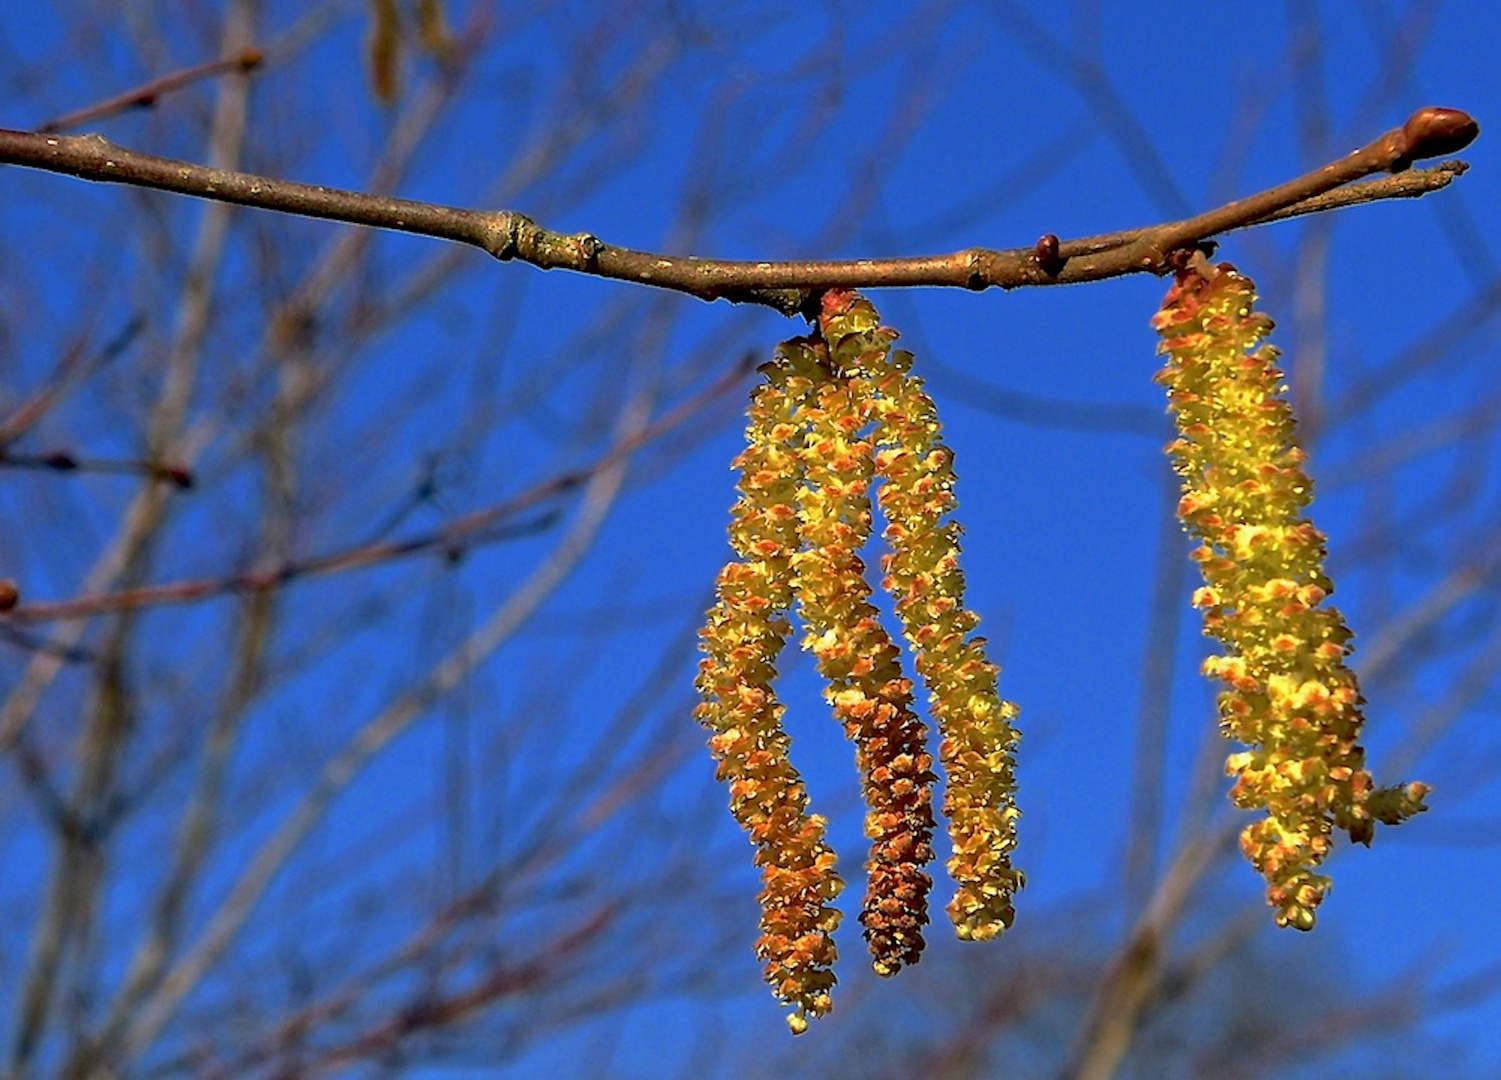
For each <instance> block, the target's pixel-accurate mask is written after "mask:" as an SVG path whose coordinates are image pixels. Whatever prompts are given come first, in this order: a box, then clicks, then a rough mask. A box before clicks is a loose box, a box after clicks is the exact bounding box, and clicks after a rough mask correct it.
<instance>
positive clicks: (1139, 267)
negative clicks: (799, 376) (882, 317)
mask: <svg viewBox="0 0 1501 1080" xmlns="http://www.w3.org/2000/svg"><path fill="white" fill-rule="evenodd" d="M1479 131H1480V127H1479V125H1478V124H1477V123H1476V122H1475V121H1474V120H1473V119H1472V118H1471V117H1470V116H1469V115H1468V114H1467V113H1464V112H1461V111H1460V110H1458V109H1443V108H1437V107H1428V108H1423V109H1419V110H1418V111H1417V112H1415V113H1413V114H1412V116H1411V117H1409V118H1408V120H1407V122H1406V123H1405V124H1403V126H1402V127H1400V128H1395V129H1393V130H1391V131H1388V132H1387V133H1386V134H1384V135H1382V136H1381V137H1380V138H1378V139H1376V140H1375V141H1374V142H1371V143H1369V144H1367V145H1366V146H1364V147H1362V148H1361V149H1359V150H1356V151H1355V152H1354V153H1351V154H1347V155H1346V156H1344V157H1342V158H1339V159H1337V160H1335V161H1332V162H1330V163H1329V164H1328V165H1325V166H1323V167H1322V168H1319V169H1315V170H1314V171H1313V172H1310V173H1307V174H1305V175H1304V176H1300V177H1298V178H1296V179H1294V180H1290V181H1288V182H1286V183H1283V184H1279V185H1277V186H1276V187H1272V188H1268V189H1267V190H1265V191H1262V192H1260V193H1259V194H1256V195H1252V196H1249V197H1248V198H1244V199H1237V200H1234V201H1232V202H1229V203H1226V204H1225V205H1224V206H1221V207H1218V208H1217V209H1214V210H1210V211H1208V212H1206V213H1203V214H1198V215H1196V216H1194V217H1190V218H1185V219H1183V220H1180V221H1171V222H1165V223H1162V224H1158V225H1153V226H1149V227H1147V228H1141V229H1129V230H1126V231H1123V232H1115V233H1107V234H1104V235H1101V236H1090V237H1084V238H1082V239H1076V240H1066V241H1059V240H1058V238H1057V237H1055V236H1052V235H1051V234H1049V235H1046V236H1044V237H1043V238H1042V239H1041V240H1039V241H1038V242H1037V243H1036V245H1034V246H1033V247H1030V248H1011V249H1004V250H995V249H990V248H979V247H974V248H966V249H964V250H961V251H956V252H953V253H951V254H947V255H918V256H903V257H894V258H881V259H853V260H805V261H801V260H800V261H787V262H776V261H749V260H730V259H703V258H696V257H692V256H673V255H660V254H656V253H654V252H649V251H636V250H633V249H630V248H623V247H617V246H615V245H612V244H607V243H604V242H603V241H602V240H600V239H599V238H598V237H596V236H594V235H593V234H591V233H574V234H565V233H559V232H554V231H553V230H551V229H547V228H544V227H543V226H541V225H538V224H537V223H536V222H535V221H533V220H532V219H531V218H529V217H527V216H526V215H524V214H520V213H517V212H515V211H512V210H467V209H462V208H459V207H452V206H442V205H439V204H436V203H424V202H414V201H412V200H410V199H398V198H392V197H389V196H382V195H370V194H365V193H362V192H357V191H344V190H341V189H338V188H329V187H322V186H318V185H313V184H299V183H293V182H291V181H286V180H274V179H271V178H269V177H264V176H255V175H252V174H250V173H242V172H234V171H231V170H228V169H213V168H208V167H206V166H202V165H194V164H191V163H189V162H185V161H175V160H173V159H171V158H162V157H155V156H153V155H151V154H141V153H136V152H135V151H133V150H127V149H124V148H123V147H119V146H115V145H114V144H113V143H111V142H109V140H107V139H105V138H104V137H103V136H101V135H47V134H39V133H35V132H24V131H10V130H5V129H0V164H12V165H23V166H26V167H28V168H36V169H43V170H46V171H49V172H56V173H62V174H64V175H68V176H76V177H79V178H81V179H84V180H97V181H104V182H110V183H121V184H131V185H133V186H136V187H147V188H155V189H157V190H161V191H171V192H176V193H178V194H182V195H192V196H195V197H197V198H203V199H212V200H215V201H218V202H227V203H234V204H237V205H241V206H251V207H256V208H259V209H263V210H276V211H281V212H283V213H290V214H300V215H303V216H306V217H316V218H324V219H327V220H331V221H342V222H345V223H347V224H352V225H366V226H372V227H375V228H382V229H394V230H396V231H399V232H408V233H416V234H418V235H421V236H431V237H434V238H438V239H444V240H452V241H456V242H458V243H462V244H469V245H471V246H473V247H477V248H479V249H481V250H482V251H485V252H487V253H488V254H490V255H491V256H493V257H495V258H496V259H499V260H501V261H503V262H504V261H512V260H515V261H519V262H524V263H529V264H531V265H532V266H535V267H538V268H539V269H542V270H556V269H563V270H573V271H575V272H577V273H583V274H590V275H593V276H596V277H603V278H611V279H614V280H617V281H630V282H635V283H637V284H642V285H653V286H656V287H658V288H664V289H671V290H674V291H677V292H682V293H687V294H688V295H690V296H696V297H698V298H700V299H702V300H717V299H728V300H731V301H733V302H737V303H757V304H763V305H766V306H769V307H773V308H776V309H777V310H778V311H781V312H783V313H784V314H788V315H792V314H795V313H797V312H799V311H801V310H803V309H804V308H805V307H806V305H807V303H808V301H809V299H810V298H811V297H812V296H813V295H814V294H815V293H817V292H821V291H823V290H825V289H831V288H856V289H862V288H892V287H911V286H917V285H926V286H947V287H960V288H966V289H974V290H982V289H988V288H992V287H999V288H1003V289H1012V288H1017V287H1019V286H1024V285H1066V284H1075V283H1079V282H1085V281H1099V280H1103V279H1105V278H1112V277H1120V276H1122V275H1125V274H1131V273H1142V272H1148V273H1161V272H1163V271H1164V270H1165V269H1166V268H1167V264H1168V257H1169V256H1170V255H1171V254H1172V253H1173V252H1174V251H1177V250H1180V249H1183V248H1186V247H1193V246H1195V245H1197V244H1200V243H1203V242H1204V241H1205V240H1208V239H1209V238H1211V237H1214V236H1218V235H1220V234H1223V233H1226V232H1230V231H1232V230H1235V229H1242V228H1246V227H1247V226H1251V225H1260V224H1263V223H1265V222H1268V221H1276V220H1280V219H1283V218H1287V217H1294V216H1298V215H1301V214H1308V213H1318V212H1323V211H1326V210H1332V209H1336V208H1339V207H1342V206H1350V205H1356V204H1359V203H1363V202H1372V201H1376V200H1378V199H1389V198H1402V197H1412V196H1416V195H1422V194H1425V193H1427V192H1429V191H1435V190H1438V189H1439V188H1443V187H1446V186H1447V185H1448V184H1449V183H1451V182H1452V181H1453V180H1454V178H1455V177H1456V176H1459V175H1460V174H1461V173H1463V171H1464V168H1465V166H1464V164H1463V163H1462V162H1444V163H1442V164H1440V165H1438V166H1436V167H1433V168H1430V169H1422V170H1412V171H1408V170H1409V167H1410V166H1411V165H1412V163H1413V162H1414V161H1417V160H1421V159H1425V158H1433V157H1439V156H1442V155H1444V154H1452V153H1457V152H1458V151H1459V150H1462V149H1463V148H1464V147H1466V146H1468V145H1469V144H1470V142H1471V141H1472V140H1473V139H1474V138H1475V136H1476V135H1477V134H1479ZM1379 172H1393V173H1398V174H1401V175H1396V176H1392V177H1387V178H1384V179H1381V180H1377V181H1371V182H1368V183H1365V184H1359V185H1356V186H1354V187H1349V186H1347V185H1352V184H1354V183H1355V181H1358V180H1363V179H1364V178H1365V177H1368V176H1371V175H1372V174H1374V173H1379Z"/></svg>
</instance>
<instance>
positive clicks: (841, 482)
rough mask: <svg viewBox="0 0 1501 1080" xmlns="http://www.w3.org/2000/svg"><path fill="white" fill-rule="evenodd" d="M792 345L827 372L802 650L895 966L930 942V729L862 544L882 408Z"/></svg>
mask: <svg viewBox="0 0 1501 1080" xmlns="http://www.w3.org/2000/svg"><path fill="white" fill-rule="evenodd" d="M783 348H784V352H786V353H788V354H789V355H791V356H795V357H797V358H798V359H799V360H800V361H801V362H802V364H804V365H806V366H808V367H809V368H811V369H812V370H814V371H818V372H822V373H823V374H824V377H823V378H822V379H820V381H819V382H818V383H817V385H816V386H815V387H814V392H813V397H812V400H811V401H810V404H809V405H808V407H807V409H806V410H805V411H804V416H805V418H806V419H807V424H808V426H807V430H806V433H805V435H804V441H803V447H802V459H803V468H804V474H805V476H806V480H807V482H806V484H805V485H804V486H803V487H802V488H801V489H800V490H799V491H798V496H797V497H798V528H799V533H800V536H801V541H802V550H801V551H799V552H798V554H796V555H794V556H793V557H792V565H793V570H794V578H793V585H794V591H795V593H796V596H797V600H798V610H799V612H800V614H801V616H802V621H803V623H804V625H805V626H806V628H807V633H806V635H805V636H804V638H803V646H804V648H806V649H808V650H810V651H811V652H812V653H813V654H814V656H815V657H816V658H817V661H818V670H819V672H820V674H822V675H823V676H824V678H825V679H826V680H827V681H828V686H827V688H826V689H825V691H824V696H825V697H826V698H827V699H828V700H829V702H830V704H832V706H833V709H834V715H835V717H836V718H837V719H838V720H839V722H840V723H841V725H842V726H843V728H844V732H845V734H846V736H848V737H849V739H850V740H851V741H853V742H854V744H855V762H856V766H857V767H858V769H859V771H860V777H861V783H862V787H863V789H864V795H865V803H866V807H867V813H866V818H865V834H866V836H867V837H868V838H869V839H870V841H871V848H870V856H869V859H868V860H867V862H866V864H865V865H866V872H867V875H868V876H867V888H866V896H865V904H864V909H863V910H862V911H861V913H860V922H861V924H862V925H863V926H864V928H865V940H866V942H867V943H868V945H869V947H870V952H871V957H872V964H873V966H874V968H875V971H876V974H878V975H882V976H889V975H894V974H896V973H897V972H898V971H899V970H901V968H902V967H903V966H904V965H907V964H915V963H916V962H917V961H918V959H919V958H920V956H921V955H922V950H923V945H924V941H923V936H922V928H923V926H925V925H927V922H928V891H929V890H930V889H931V887H932V879H931V878H929V877H928V875H927V874H926V873H924V872H923V867H924V866H926V865H927V863H928V862H930V861H931V860H932V858H933V847H932V836H933V809H932V786H931V785H932V781H933V779H934V777H933V772H932V768H933V759H932V757H931V756H930V755H929V753H928V752H927V747H926V743H927V728H926V727H925V726H924V724H923V723H922V721H921V720H920V719H919V718H918V716H917V714H916V712H915V711H914V709H913V706H912V682H911V680H910V679H907V678H906V677H904V675H903V674H902V669H901V654H900V653H899V652H898V650H897V648H896V646H895V645H894V644H893V643H892V641H891V638H890V635H888V634H887V632H886V629H885V627H883V626H882V625H881V622H880V615H879V613H878V612H877V611H876V609H875V607H874V606H872V605H871V603H870V599H869V597H870V594H871V588H870V586H869V584H867V583H866V580H865V564H864V562H862V561H861V559H860V555H859V552H860V550H861V549H862V548H863V547H864V546H865V543H866V541H867V540H868V539H869V538H870V532H871V506H870V496H869V494H868V493H867V489H868V488H869V485H870V480H871V473H872V457H873V455H874V447H873V445H872V443H871V440H870V437H869V435H868V434H867V433H866V429H867V428H868V427H869V425H870V421H871V419H872V417H873V412H874V406H873V402H872V401H871V399H870V397H869V396H868V395H866V394H863V393H861V392H860V389H861V388H860V387H858V386H857V385H855V384H854V383H853V382H852V381H851V380H850V379H848V378H843V377H841V375H842V373H840V372H831V371H829V368H828V350H827V347H826V345H825V343H824V342H823V341H821V340H818V339H814V340H812V341H796V342H789V343H788V344H787V345H786V346H784V347H783Z"/></svg>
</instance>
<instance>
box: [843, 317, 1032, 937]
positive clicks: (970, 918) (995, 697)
mask: <svg viewBox="0 0 1501 1080" xmlns="http://www.w3.org/2000/svg"><path fill="white" fill-rule="evenodd" d="M819 327H820V330H821V332H822V335H823V337H824V339H825V340H826V341H827V342H828V347H829V351H830V357H831V361H832V363H833V365H834V367H835V369H836V370H839V371H844V372H848V373H851V375H852V376H855V377H856V378H857V381H858V383H859V384H860V385H859V386H858V387H857V392H858V393H867V394H868V395H869V396H870V399H871V401H872V403H873V406H874V408H875V417H876V429H875V448H876V454H875V472H876V475H877V476H879V477H880V480H881V487H880V493H879V497H878V501H879V504H880V507H881V512H882V515H883V516H884V517H885V519H886V531H885V534H884V535H885V538H886V540H887V542H888V544H889V545H890V548H891V551H890V553H889V554H888V555H886V556H884V557H883V559H882V568H883V570H884V572H885V578H884V581H883V584H884V586H885V588H886V589H887V590H888V591H889V592H890V593H891V594H892V596H893V597H894V598H895V603H896V613H897V617H898V619H899V620H900V621H901V624H902V629H903V633H904V635H905V636H906V638H907V641H908V642H909V644H910V645H911V647H912V650H913V655H914V656H915V657H916V666H917V671H918V674H919V675H921V676H922V679H923V683H924V684H925V685H926V687H927V690H928V697H929V701H930V703H931V706H932V709H933V715H934V717H935V719H936V720H937V723H938V728H939V734H940V736H941V739H940V742H939V749H938V756H939V760H940V761H941V762H942V764H943V767H944V772H945V774H946V775H947V785H946V788H945V793H944V804H943V809H944V814H945V816H947V818H948V820H949V838H950V841H951V843H952V846H953V855H952V857H951V858H950V859H949V862H948V871H949V876H950V877H952V878H953V879H954V883H955V886H956V888H955V893H954V898H953V900H952V901H951V902H950V903H949V905H948V914H949V918H950V920H951V921H952V922H953V924H954V927H955V930H956V931H957V933H958V935H959V936H960V937H961V938H964V939H965V940H976V941H983V940H985V939H987V938H992V937H995V936H996V935H997V934H999V933H1000V932H1001V931H1003V930H1005V929H1006V928H1007V927H1008V926H1010V925H1011V924H1012V922H1013V921H1014V919H1015V916H1016V912H1015V908H1014V907H1013V905H1012V897H1013V896H1014V894H1015V893H1016V891H1017V890H1018V889H1020V888H1021V887H1022V885H1023V883H1024V879H1023V877H1022V874H1021V872H1020V871H1019V870H1017V869H1015V868H1014V867H1013V866H1012V865H1011V854H1012V851H1013V849H1014V848H1015V846H1016V823H1017V818H1018V816H1019V813H1018V811H1017V809H1016V803H1015V794H1016V779H1015V761H1014V754H1015V750H1016V745H1017V741H1018V738H1019V736H1018V733H1017V730H1016V728H1015V727H1014V726H1013V724H1012V721H1013V720H1014V719H1015V718H1016V706H1014V705H1012V704H1011V703H1010V702H1008V701H1004V700H1002V698H1001V697H1000V694H999V692H998V690H997V685H996V679H997V675H998V674H999V671H998V669H997V668H996V666H995V665H994V664H991V663H990V662H989V661H988V660H986V658H985V639H984V638H982V637H978V636H973V635H972V634H971V631H973V630H974V628H975V627H976V625H977V624H978V623H979V617H978V616H976V615H975V614H974V613H973V612H971V611H968V610H966V609H965V607H964V574H963V572H962V571H961V570H960V569H959V532H960V530H959V525H958V523H957V522H954V521H951V520H946V519H947V517H948V514H949V512H950V511H951V510H952V509H953V508H954V506H955V498H954V492H953V486H954V471H953V452H952V451H951V450H950V449H949V448H948V447H947V446H945V445H944V444H943V442H942V441H941V440H940V438H939V430H940V429H939V423H938V414H937V410H936V408H935V407H934V405H933V401H932V399H931V398H929V397H928V396H927V394H926V393H924V392H923V389H922V381H921V380H920V379H918V378H916V377H914V376H913V375H911V374H910V373H909V370H908V369H909V366H910V364H911V361H912V357H911V355H910V354H908V353H903V352H893V351H892V350H891V343H892V342H893V341H894V340H895V338H896V332H895V331H893V330H890V329H888V328H886V327H883V326H881V322H880V316H879V315H877V314H876V311H875V309H874V308H873V307H871V305H870V303H869V302H868V301H866V300H865V299H864V298H862V297H860V296H857V295H856V294H854V293H851V292H847V291H843V290H835V291H832V292H829V293H826V294H825V295H824V299H823V312H822V316H821V318H820V320H819Z"/></svg>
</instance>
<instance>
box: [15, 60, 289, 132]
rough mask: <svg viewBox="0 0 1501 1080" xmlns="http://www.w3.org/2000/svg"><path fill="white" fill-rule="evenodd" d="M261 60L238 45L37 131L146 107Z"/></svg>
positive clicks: (257, 64) (249, 68)
mask: <svg viewBox="0 0 1501 1080" xmlns="http://www.w3.org/2000/svg"><path fill="white" fill-rule="evenodd" d="M264 60H265V56H264V55H263V54H262V53H261V50H259V49H255V48H249V49H242V50H240V52H239V53H237V54H236V55H234V56H227V57H225V58H224V59H222V60H210V61H209V62H208V63H206V64H196V65H194V66H193V67H190V68H184V69H183V70H181V71H174V72H172V73H171V74H170V75H163V76H162V77H161V78H159V79H152V80H151V81H150V82H148V83H144V84H142V85H141V86H138V87H136V88H135V89H134V90H127V91H125V92H124V93H123V94H116V95H115V96H114V97H111V98H106V99H105V100H104V101H100V102H96V103H95V104H93V105H88V106H85V107H84V108H82V109H75V110H74V111H73V112H70V113H65V114H64V115H62V116H59V117H55V118H54V119H51V120H48V121H47V122H46V123H44V124H42V125H41V126H40V127H38V128H37V131H39V132H41V133H42V134H44V135H51V134H53V133H54V132H58V131H66V130H67V129H68V128H76V127H81V126H83V125H84V124H88V123H92V122H93V121H95V120H103V119H105V118H106V117H110V116H114V115H116V114H117V113H122V112H125V111H126V110H127V109H147V108H150V107H151V106H153V105H155V104H156V103H157V101H158V100H159V99H160V98H161V96H162V95H163V94H170V93H171V92H172V91H174V90H181V89H182V88H183V87H184V86H188V85H190V84H191V83H195V82H197V81H198V80H199V79H209V78H213V77H214V76H215V75H222V74H224V73H225V72H228V71H253V70H254V69H256V68H258V67H260V65H261V62H262V61H264Z"/></svg>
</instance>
